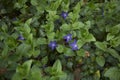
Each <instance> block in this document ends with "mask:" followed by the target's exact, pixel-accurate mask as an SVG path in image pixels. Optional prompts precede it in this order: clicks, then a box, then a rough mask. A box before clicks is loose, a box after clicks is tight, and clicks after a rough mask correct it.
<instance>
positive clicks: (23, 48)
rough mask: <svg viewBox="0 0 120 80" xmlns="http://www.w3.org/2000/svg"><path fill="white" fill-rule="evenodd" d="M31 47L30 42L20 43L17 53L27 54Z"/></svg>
mask: <svg viewBox="0 0 120 80" xmlns="http://www.w3.org/2000/svg"><path fill="white" fill-rule="evenodd" d="M30 48H31V46H30V45H28V44H25V43H23V44H20V45H19V46H18V47H17V49H16V53H17V54H18V55H25V54H27V53H28V51H29V49H30Z"/></svg>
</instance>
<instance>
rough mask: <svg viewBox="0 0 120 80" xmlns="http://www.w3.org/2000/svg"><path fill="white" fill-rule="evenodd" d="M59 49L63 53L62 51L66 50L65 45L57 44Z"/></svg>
mask: <svg viewBox="0 0 120 80" xmlns="http://www.w3.org/2000/svg"><path fill="white" fill-rule="evenodd" d="M57 51H58V52H59V53H62V52H63V51H64V46H62V45H58V46H57Z"/></svg>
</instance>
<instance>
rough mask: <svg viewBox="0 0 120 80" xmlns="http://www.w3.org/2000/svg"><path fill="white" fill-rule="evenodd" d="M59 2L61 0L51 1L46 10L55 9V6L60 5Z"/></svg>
mask: <svg viewBox="0 0 120 80" xmlns="http://www.w3.org/2000/svg"><path fill="white" fill-rule="evenodd" d="M61 2H62V0H56V1H55V2H53V3H52V2H51V5H50V7H48V9H47V10H52V11H56V10H57V8H58V7H59V6H60V4H61Z"/></svg>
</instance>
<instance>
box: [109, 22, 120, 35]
mask: <svg viewBox="0 0 120 80" xmlns="http://www.w3.org/2000/svg"><path fill="white" fill-rule="evenodd" d="M119 31H120V24H118V25H116V26H113V27H112V28H111V29H110V31H109V32H110V33H111V34H117V33H118V32H119Z"/></svg>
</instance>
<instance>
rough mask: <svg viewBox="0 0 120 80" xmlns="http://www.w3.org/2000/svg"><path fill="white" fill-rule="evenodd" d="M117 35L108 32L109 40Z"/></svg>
mask: <svg viewBox="0 0 120 80" xmlns="http://www.w3.org/2000/svg"><path fill="white" fill-rule="evenodd" d="M114 37H115V35H113V34H111V33H108V34H107V41H109V40H111V39H113V38H114Z"/></svg>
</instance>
